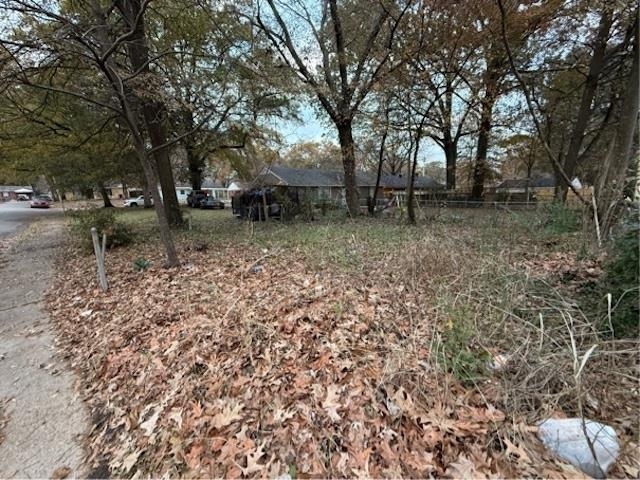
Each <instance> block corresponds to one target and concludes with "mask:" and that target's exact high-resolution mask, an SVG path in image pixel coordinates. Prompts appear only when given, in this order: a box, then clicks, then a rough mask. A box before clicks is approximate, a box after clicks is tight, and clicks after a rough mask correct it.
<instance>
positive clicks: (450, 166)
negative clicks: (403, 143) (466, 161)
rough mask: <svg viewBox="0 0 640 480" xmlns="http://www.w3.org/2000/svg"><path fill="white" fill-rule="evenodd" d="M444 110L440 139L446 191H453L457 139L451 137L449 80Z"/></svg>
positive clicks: (450, 91)
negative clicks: (445, 172)
mask: <svg viewBox="0 0 640 480" xmlns="http://www.w3.org/2000/svg"><path fill="white" fill-rule="evenodd" d="M444 108H445V112H446V115H445V118H444V131H443V132H442V133H443V136H442V139H443V149H444V156H445V159H446V169H447V190H455V189H456V162H457V160H458V143H457V139H456V140H454V139H453V136H452V135H451V116H452V114H453V85H452V82H451V80H447V90H446V92H445V96H444Z"/></svg>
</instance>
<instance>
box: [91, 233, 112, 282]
mask: <svg viewBox="0 0 640 480" xmlns="http://www.w3.org/2000/svg"><path fill="white" fill-rule="evenodd" d="M91 238H92V239H93V251H94V252H95V254H96V261H97V262H98V281H99V282H100V288H102V290H103V291H105V292H106V291H107V289H108V288H109V285H108V284H107V274H106V272H105V270H104V251H105V248H106V244H107V235H106V234H103V235H102V247H100V240H99V239H98V230H97V229H96V227H92V228H91Z"/></svg>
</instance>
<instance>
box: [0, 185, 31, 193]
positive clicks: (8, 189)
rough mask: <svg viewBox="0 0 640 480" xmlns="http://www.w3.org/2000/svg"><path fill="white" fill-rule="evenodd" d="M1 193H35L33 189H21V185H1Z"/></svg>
mask: <svg viewBox="0 0 640 480" xmlns="http://www.w3.org/2000/svg"><path fill="white" fill-rule="evenodd" d="M18 190H20V191H18ZM0 192H16V193H33V189H32V188H31V187H21V186H20V185H0Z"/></svg>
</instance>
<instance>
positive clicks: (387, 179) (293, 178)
mask: <svg viewBox="0 0 640 480" xmlns="http://www.w3.org/2000/svg"><path fill="white" fill-rule="evenodd" d="M256 183H258V184H260V183H261V184H264V185H281V186H288V187H343V186H344V172H342V171H341V170H321V169H317V168H292V167H283V166H279V165H273V166H271V167H266V168H265V169H264V170H263V172H262V173H261V174H260V175H259V176H258V178H257V179H256ZM356 184H357V185H358V187H375V185H376V176H375V175H373V174H370V173H367V172H363V171H361V170H358V171H356ZM380 186H381V187H383V188H393V189H403V188H406V186H407V179H406V177H402V175H383V176H382V177H381V178H380ZM414 186H415V188H416V189H431V188H444V186H443V185H440V184H439V183H438V182H436V181H435V180H434V179H433V178H431V177H425V176H416V178H415V182H414Z"/></svg>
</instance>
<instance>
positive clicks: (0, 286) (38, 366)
mask: <svg viewBox="0 0 640 480" xmlns="http://www.w3.org/2000/svg"><path fill="white" fill-rule="evenodd" d="M61 228H62V224H61V220H60V219H53V218H43V219H41V220H40V221H39V222H36V223H34V224H32V225H31V226H30V227H28V228H27V229H26V230H24V231H23V232H21V233H19V234H17V237H16V236H14V237H9V238H8V239H5V240H4V243H5V244H4V245H0V407H1V406H4V408H2V413H1V414H0V415H2V416H4V421H3V420H1V419H0V426H2V425H3V424H4V427H3V429H2V432H0V442H1V443H0V459H2V461H1V462H0V478H44V477H49V478H51V477H52V476H54V477H58V478H61V477H64V476H67V475H68V476H75V477H78V476H83V471H82V470H81V467H80V465H81V461H82V458H83V450H82V446H81V445H82V438H83V436H84V435H85V434H86V432H87V429H88V427H87V417H86V413H85V412H84V409H83V405H82V402H81V401H80V399H79V398H78V396H77V394H76V392H75V391H74V388H73V384H74V381H75V378H74V375H73V374H72V373H71V372H70V369H69V368H68V366H67V365H66V364H65V363H64V362H63V361H61V360H60V359H59V357H58V356H57V351H56V341H55V337H54V333H53V330H52V326H51V325H50V323H49V319H48V317H47V314H46V312H45V311H44V308H43V303H42V300H43V295H44V292H45V291H46V289H47V288H48V287H49V285H50V284H51V280H52V276H53V256H54V252H55V249H56V248H57V247H58V246H59V245H60V241H61V235H60V234H61Z"/></svg>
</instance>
